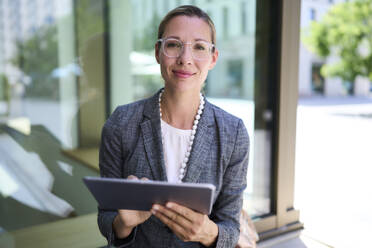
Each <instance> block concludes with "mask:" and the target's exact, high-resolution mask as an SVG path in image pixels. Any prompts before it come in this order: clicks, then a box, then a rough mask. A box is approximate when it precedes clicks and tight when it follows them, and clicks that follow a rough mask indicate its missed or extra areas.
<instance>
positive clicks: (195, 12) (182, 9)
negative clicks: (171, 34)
mask: <svg viewBox="0 0 372 248" xmlns="http://www.w3.org/2000/svg"><path fill="white" fill-rule="evenodd" d="M176 16H189V17H198V18H200V19H202V20H204V21H205V22H206V23H207V24H208V25H209V27H210V29H211V41H212V44H216V28H215V26H214V23H213V21H212V19H211V18H210V17H209V15H208V14H207V13H206V12H204V11H203V10H201V9H199V8H198V7H196V6H193V5H182V6H178V7H177V8H175V9H173V10H171V11H170V12H168V14H167V15H166V16H165V17H164V18H163V20H162V21H161V22H160V25H159V29H158V39H161V38H162V37H163V34H164V31H165V28H166V26H167V24H168V23H169V21H170V20H171V19H172V18H174V17H176Z"/></svg>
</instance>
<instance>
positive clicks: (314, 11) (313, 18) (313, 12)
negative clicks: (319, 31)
mask: <svg viewBox="0 0 372 248" xmlns="http://www.w3.org/2000/svg"><path fill="white" fill-rule="evenodd" d="M310 20H312V21H316V10H315V9H313V8H311V9H310Z"/></svg>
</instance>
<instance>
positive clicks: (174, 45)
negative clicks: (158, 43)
mask: <svg viewBox="0 0 372 248" xmlns="http://www.w3.org/2000/svg"><path fill="white" fill-rule="evenodd" d="M165 47H166V48H180V47H181V43H180V42H177V41H167V42H166V43H165Z"/></svg>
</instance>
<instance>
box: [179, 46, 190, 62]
mask: <svg viewBox="0 0 372 248" xmlns="http://www.w3.org/2000/svg"><path fill="white" fill-rule="evenodd" d="M188 45H191V44H190V43H184V44H183V49H182V52H181V54H180V56H179V57H178V58H177V62H178V63H179V64H191V63H192V61H193V57H192V50H191V49H192V48H191V46H188Z"/></svg>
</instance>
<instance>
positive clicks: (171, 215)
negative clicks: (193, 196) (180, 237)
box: [152, 204, 192, 228]
mask: <svg viewBox="0 0 372 248" xmlns="http://www.w3.org/2000/svg"><path fill="white" fill-rule="evenodd" d="M152 210H154V211H155V212H160V213H161V214H162V215H164V216H165V217H167V218H168V219H169V220H171V221H172V222H174V223H177V224H178V225H180V226H182V227H185V228H190V226H191V225H192V223H191V222H190V221H189V220H188V219H186V218H185V217H183V216H182V215H180V214H178V213H176V212H174V211H172V210H171V209H168V208H166V207H164V206H161V205H158V204H155V205H154V206H153V208H152Z"/></svg>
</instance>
